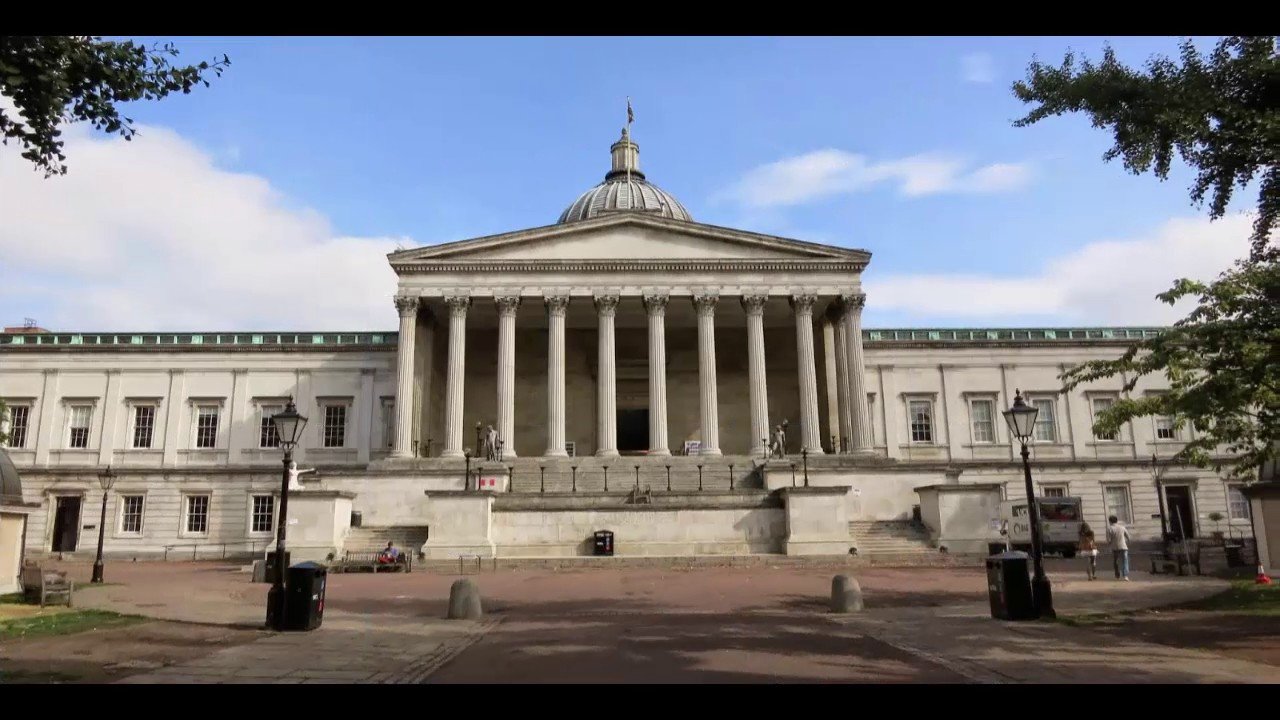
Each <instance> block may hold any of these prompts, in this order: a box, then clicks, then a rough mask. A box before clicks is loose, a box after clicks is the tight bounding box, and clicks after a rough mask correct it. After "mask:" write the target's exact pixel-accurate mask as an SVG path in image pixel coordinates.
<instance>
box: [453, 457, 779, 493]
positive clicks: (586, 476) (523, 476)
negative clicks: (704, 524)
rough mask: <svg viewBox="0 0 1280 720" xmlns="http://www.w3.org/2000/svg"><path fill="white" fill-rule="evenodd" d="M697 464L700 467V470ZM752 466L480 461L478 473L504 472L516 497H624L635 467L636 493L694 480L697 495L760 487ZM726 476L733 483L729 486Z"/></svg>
mask: <svg viewBox="0 0 1280 720" xmlns="http://www.w3.org/2000/svg"><path fill="white" fill-rule="evenodd" d="M699 465H701V466H702V468H701V471H699V468H698V466H699ZM757 465H758V459H756V458H752V457H749V456H746V455H726V456H723V457H686V456H671V457H644V456H623V457H615V458H598V457H578V458H557V459H548V458H515V459H513V460H509V461H506V462H503V463H501V464H499V463H492V462H485V463H482V464H481V465H480V467H481V472H482V473H483V474H484V475H486V476H490V477H492V476H498V477H501V476H504V475H506V474H507V473H508V468H509V469H510V470H509V472H510V473H511V486H512V492H516V493H538V492H548V493H552V492H555V493H562V492H573V491H575V490H576V491H577V492H606V491H607V492H609V493H619V494H626V493H628V492H631V490H632V489H633V488H634V487H635V486H636V467H637V466H639V468H640V473H639V479H640V488H641V490H644V489H646V488H648V489H650V490H652V491H653V492H655V493H659V492H665V491H666V490H667V489H668V478H669V479H670V489H671V491H673V492H675V491H685V492H696V491H697V490H698V489H699V476H701V489H703V490H721V491H723V490H729V489H730V485H732V487H733V489H738V490H746V489H761V488H763V487H764V482H763V478H762V476H761V475H760V473H759V471H758V469H757ZM668 466H669V467H670V470H669V471H668ZM473 470H474V467H473ZM606 475H607V479H606ZM730 477H732V478H733V479H732V483H731V482H730Z"/></svg>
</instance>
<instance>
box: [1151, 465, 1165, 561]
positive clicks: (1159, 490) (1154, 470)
mask: <svg viewBox="0 0 1280 720" xmlns="http://www.w3.org/2000/svg"><path fill="white" fill-rule="evenodd" d="M1151 479H1152V480H1153V481H1154V482H1155V484H1156V500H1158V501H1159V502H1160V544H1161V546H1162V547H1163V546H1164V544H1165V543H1167V542H1169V523H1168V521H1167V520H1165V517H1166V515H1165V512H1164V488H1163V487H1161V485H1162V482H1161V481H1162V480H1164V473H1163V472H1161V470H1160V462H1159V459H1158V458H1157V457H1156V454H1155V453H1152V454H1151Z"/></svg>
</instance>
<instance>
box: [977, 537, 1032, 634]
mask: <svg viewBox="0 0 1280 720" xmlns="http://www.w3.org/2000/svg"><path fill="white" fill-rule="evenodd" d="M1029 562H1030V560H1029V558H1028V556H1027V554H1026V553H1024V552H1021V551H1018V550H1014V551H1011V552H1002V553H1000V554H999V555H992V556H991V557H989V558H987V594H988V597H989V599H990V600H991V617H993V618H996V619H998V620H1035V619H1036V617H1037V616H1036V606H1035V603H1034V602H1032V598H1031V573H1030V572H1029V571H1028V569H1027V568H1028V565H1029Z"/></svg>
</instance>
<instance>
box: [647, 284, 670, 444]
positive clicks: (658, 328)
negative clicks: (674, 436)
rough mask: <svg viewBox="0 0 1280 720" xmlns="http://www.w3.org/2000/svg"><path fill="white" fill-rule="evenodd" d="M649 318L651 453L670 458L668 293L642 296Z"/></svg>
mask: <svg viewBox="0 0 1280 720" xmlns="http://www.w3.org/2000/svg"><path fill="white" fill-rule="evenodd" d="M641 300H642V301H643V302H644V310H645V313H646V314H647V315H648V316H649V454H650V455H670V454H671V450H670V449H669V448H667V329H666V316H667V294H666V293H646V294H645V295H643V296H642V297H641Z"/></svg>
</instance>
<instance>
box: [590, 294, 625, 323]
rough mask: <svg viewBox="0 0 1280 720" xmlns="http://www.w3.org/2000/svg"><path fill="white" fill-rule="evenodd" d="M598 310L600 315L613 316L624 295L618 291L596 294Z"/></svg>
mask: <svg viewBox="0 0 1280 720" xmlns="http://www.w3.org/2000/svg"><path fill="white" fill-rule="evenodd" d="M594 299H595V303H596V312H597V313H599V315H600V317H613V316H614V314H615V313H616V312H617V310H618V303H619V302H621V300H622V297H621V296H620V295H618V294H617V293H600V294H597V295H596V296H595V298H594Z"/></svg>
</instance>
